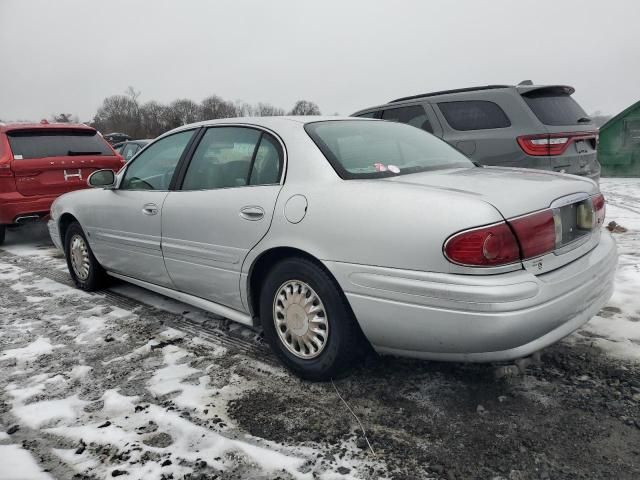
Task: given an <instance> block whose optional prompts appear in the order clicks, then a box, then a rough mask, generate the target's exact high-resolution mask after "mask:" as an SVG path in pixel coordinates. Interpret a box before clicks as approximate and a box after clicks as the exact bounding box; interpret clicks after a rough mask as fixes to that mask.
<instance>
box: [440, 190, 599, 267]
mask: <svg viewBox="0 0 640 480" xmlns="http://www.w3.org/2000/svg"><path fill="white" fill-rule="evenodd" d="M591 203H592V205H593V211H594V213H595V221H594V225H593V228H600V227H601V226H602V224H603V223H604V216H605V200H604V196H603V195H602V194H601V193H599V194H597V195H594V196H592V197H591ZM561 242H562V224H561V220H560V217H559V216H557V215H554V211H553V210H552V209H546V210H542V211H539V212H535V213H530V214H527V215H523V216H521V217H517V218H513V219H510V220H508V221H507V222H500V223H496V224H493V225H489V226H487V227H478V228H472V229H469V230H464V231H462V232H458V233H455V234H453V235H452V236H450V237H449V238H448V239H447V241H446V242H445V243H444V248H443V250H444V254H445V257H447V259H448V260H449V261H451V262H453V263H457V264H460V265H465V266H470V267H495V266H499V265H506V264H509V263H514V262H516V261H519V260H527V259H530V258H534V257H539V256H540V255H544V254H546V253H549V252H553V251H554V250H555V249H556V248H559V247H560V246H562V244H561Z"/></svg>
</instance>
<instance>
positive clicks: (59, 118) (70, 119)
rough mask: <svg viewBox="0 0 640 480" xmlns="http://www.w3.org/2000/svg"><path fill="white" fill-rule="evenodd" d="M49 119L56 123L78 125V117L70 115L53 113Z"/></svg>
mask: <svg viewBox="0 0 640 480" xmlns="http://www.w3.org/2000/svg"><path fill="white" fill-rule="evenodd" d="M51 119H52V120H53V121H54V122H56V123H78V117H77V116H75V115H73V114H72V113H54V114H53V115H51Z"/></svg>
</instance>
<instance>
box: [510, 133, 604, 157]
mask: <svg viewBox="0 0 640 480" xmlns="http://www.w3.org/2000/svg"><path fill="white" fill-rule="evenodd" d="M596 138H597V132H579V133H553V134H543V135H523V136H521V137H518V138H517V140H518V145H520V148H522V150H523V151H524V153H526V154H527V155H532V156H538V157H539V156H545V157H548V156H554V155H562V154H563V153H564V152H565V150H566V149H567V147H568V146H569V145H570V144H571V143H573V142H574V141H575V140H594V139H596Z"/></svg>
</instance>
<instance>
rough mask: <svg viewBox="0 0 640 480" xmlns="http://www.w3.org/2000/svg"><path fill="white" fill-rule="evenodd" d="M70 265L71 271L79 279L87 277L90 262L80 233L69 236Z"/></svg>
mask: <svg viewBox="0 0 640 480" xmlns="http://www.w3.org/2000/svg"><path fill="white" fill-rule="evenodd" d="M70 250H71V266H72V267H73V273H75V274H76V277H78V278H79V279H80V280H86V279H87V278H89V270H90V268H91V264H90V262H89V249H88V248H87V244H86V242H85V241H84V239H83V238H82V237H81V236H80V235H74V236H73V237H72V238H71V248H70Z"/></svg>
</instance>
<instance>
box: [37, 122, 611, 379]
mask: <svg viewBox="0 0 640 480" xmlns="http://www.w3.org/2000/svg"><path fill="white" fill-rule="evenodd" d="M89 183H90V185H92V186H94V187H96V188H94V189H89V190H82V191H77V192H73V193H69V194H66V195H63V196H62V197H60V198H59V199H58V200H57V201H56V202H55V203H54V205H53V207H52V210H51V221H50V222H49V229H50V233H51V237H52V239H53V241H54V242H55V244H56V245H57V246H58V247H59V248H61V249H62V250H63V251H64V252H65V255H66V258H67V263H68V266H69V272H70V274H71V277H72V278H73V280H74V281H75V283H76V284H77V286H78V287H80V288H82V289H85V290H94V289H97V288H100V287H101V286H102V285H104V281H105V279H106V278H107V276H111V277H115V278H118V279H122V280H125V281H128V282H131V283H133V284H136V285H139V286H142V287H145V288H148V289H149V290H153V291H155V292H159V293H161V294H164V295H167V296H169V297H173V298H175V299H178V300H181V301H183V302H186V303H190V304H193V305H196V306H198V307H200V308H203V309H205V310H208V311H211V312H214V313H217V314H220V315H223V316H225V317H227V318H229V319H231V320H235V321H237V322H240V323H243V324H246V325H250V326H255V327H259V326H261V327H262V329H263V331H264V335H265V338H266V339H267V340H268V342H269V343H270V345H271V347H272V348H273V350H274V351H275V353H276V354H277V355H278V356H279V358H280V359H281V360H282V361H283V362H284V364H285V365H287V366H288V367H289V368H290V369H291V370H293V371H294V372H296V373H297V374H299V375H300V376H302V377H304V378H308V379H315V380H322V379H328V378H331V377H333V376H336V375H338V374H340V373H341V372H343V371H344V370H346V369H347V368H348V367H349V366H351V365H353V364H354V361H355V360H356V359H357V358H358V356H359V355H360V354H361V353H362V352H363V351H364V350H365V349H364V348H363V346H366V344H367V342H368V343H369V344H370V345H371V346H372V347H373V348H374V349H375V350H376V351H377V352H379V353H381V354H392V355H401V356H410V357H416V358H424V359H436V360H450V361H467V362H489V361H506V360H512V359H516V358H520V357H524V356H527V355H530V354H532V353H534V352H536V351H538V350H540V349H541V348H543V347H545V346H547V345H550V344H552V343H554V342H556V341H558V340H560V339H561V338H563V337H565V336H566V335H568V334H569V333H571V332H572V331H574V330H575V329H577V328H578V327H580V326H581V325H582V324H584V323H585V322H587V321H588V320H589V318H591V317H592V316H593V315H594V314H596V313H597V312H598V310H599V309H600V308H601V307H602V306H603V305H604V304H605V302H606V301H607V300H608V298H609V297H610V295H611V293H612V288H613V286H612V285H613V284H612V282H613V280H612V277H613V274H614V270H615V267H616V263H617V255H616V246H615V243H614V241H613V240H612V238H611V236H610V235H609V234H608V232H607V231H606V230H603V229H602V228H601V226H602V224H603V221H604V214H605V201H604V197H603V196H602V194H601V193H600V192H599V190H598V186H597V185H596V184H595V183H594V182H593V181H591V180H588V179H585V178H581V177H576V176H571V175H563V174H555V173H549V172H542V171H539V172H538V171H532V170H521V169H511V168H481V167H478V166H476V165H474V164H473V163H472V162H471V161H470V160H468V159H467V158H466V157H465V156H463V155H462V154H461V153H459V152H458V151H456V150H455V149H453V148H452V147H450V146H448V145H447V144H446V143H444V142H443V141H441V140H439V139H437V138H436V137H434V136H432V135H430V134H428V133H426V132H424V131H422V130H420V129H418V128H414V127H411V126H408V125H401V124H396V123H390V122H385V121H378V120H366V119H353V118H338V117H267V118H245V119H231V120H229V119H225V120H218V121H208V122H203V123H198V124H193V125H186V126H183V127H180V128H178V129H175V130H172V131H171V132H168V133H166V134H165V135H162V136H161V137H159V138H158V139H156V140H155V141H153V142H152V143H151V144H149V145H148V146H147V147H145V149H144V150H142V151H141V152H140V153H139V154H138V155H137V156H136V157H135V158H134V159H133V160H132V161H131V162H130V163H129V164H128V165H127V166H126V167H125V168H124V169H123V170H122V171H120V172H119V173H118V174H114V172H112V171H108V170H101V171H97V172H94V173H93V174H92V176H91V177H90V179H89Z"/></svg>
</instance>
